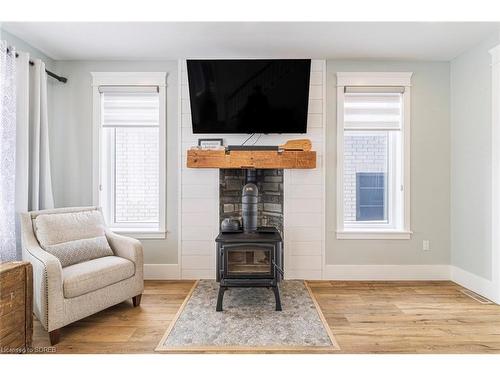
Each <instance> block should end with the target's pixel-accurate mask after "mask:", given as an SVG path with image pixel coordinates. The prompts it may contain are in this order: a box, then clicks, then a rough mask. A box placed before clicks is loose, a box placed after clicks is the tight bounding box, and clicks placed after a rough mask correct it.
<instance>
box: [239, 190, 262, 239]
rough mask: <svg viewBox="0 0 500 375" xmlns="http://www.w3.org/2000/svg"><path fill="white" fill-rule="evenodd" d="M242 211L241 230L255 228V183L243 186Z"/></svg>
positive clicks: (247, 230) (257, 196)
mask: <svg viewBox="0 0 500 375" xmlns="http://www.w3.org/2000/svg"><path fill="white" fill-rule="evenodd" d="M241 196H242V203H243V204H242V210H241V211H242V212H241V216H242V219H243V231H245V232H252V231H256V230H257V202H258V200H259V189H258V188H257V185H255V184H252V183H248V184H246V185H245V186H243V192H242V194H241Z"/></svg>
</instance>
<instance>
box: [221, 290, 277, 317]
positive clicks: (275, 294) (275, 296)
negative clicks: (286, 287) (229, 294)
mask: <svg viewBox="0 0 500 375" xmlns="http://www.w3.org/2000/svg"><path fill="white" fill-rule="evenodd" d="M272 288H273V292H274V299H275V300H276V311H282V308H281V298H280V290H279V288H278V286H277V285H276V286H273V287H272ZM267 289H269V287H267ZM226 290H227V286H219V294H218V295H217V306H216V307H215V311H222V301H223V299H224V292H225V291H226Z"/></svg>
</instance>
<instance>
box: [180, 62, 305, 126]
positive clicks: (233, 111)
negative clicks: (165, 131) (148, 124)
mask: <svg viewBox="0 0 500 375" xmlns="http://www.w3.org/2000/svg"><path fill="white" fill-rule="evenodd" d="M310 70H311V60H187V72H188V81H189V96H190V101H191V115H192V121H193V133H306V132H307V106H308V102H309V76H310Z"/></svg>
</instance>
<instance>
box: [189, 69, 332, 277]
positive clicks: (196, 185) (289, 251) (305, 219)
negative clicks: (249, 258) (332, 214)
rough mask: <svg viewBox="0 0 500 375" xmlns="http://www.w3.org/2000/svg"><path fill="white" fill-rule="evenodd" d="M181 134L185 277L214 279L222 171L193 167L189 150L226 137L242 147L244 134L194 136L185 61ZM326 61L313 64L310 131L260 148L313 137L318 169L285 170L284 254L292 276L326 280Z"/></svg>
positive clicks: (268, 139) (271, 138)
mask: <svg viewBox="0 0 500 375" xmlns="http://www.w3.org/2000/svg"><path fill="white" fill-rule="evenodd" d="M180 65H181V69H180V70H181V79H180V81H181V90H180V95H181V105H180V107H181V109H180V113H181V115H180V121H179V122H180V123H179V126H180V129H179V134H180V136H181V138H180V143H181V149H180V155H179V160H181V165H180V166H179V170H180V171H181V175H180V177H179V179H180V183H179V223H180V224H179V225H180V227H179V252H180V259H181V276H182V278H185V279H189V278H214V277H215V242H214V239H215V237H217V234H218V233H219V217H218V216H219V170H218V169H189V168H187V167H186V152H187V150H188V149H189V148H190V147H192V146H193V145H196V144H197V140H198V138H214V137H215V138H224V142H225V144H241V143H242V142H243V141H244V140H245V138H247V137H248V135H245V134H227V135H220V134H218V135H217V134H212V135H211V134H193V132H192V125H191V114H190V113H191V111H190V103H189V88H188V81H187V74H186V62H185V61H181V62H180ZM324 74H325V61H324V60H313V61H312V64H311V86H310V93H309V112H308V132H307V134H306V135H304V134H285V135H277V134H276V135H263V136H262V137H261V138H260V140H259V144H260V145H277V144H282V143H284V142H285V141H286V140H288V139H293V138H304V137H307V138H310V139H311V141H312V143H313V150H315V151H316V152H317V168H316V169H312V170H285V172H284V221H283V223H284V242H285V243H284V251H285V276H286V277H287V278H307V279H321V278H322V266H323V264H324V261H323V248H324V238H325V237H324V222H325V221H324V212H325V209H324V207H325V204H324V169H323V160H324V158H323V155H324V145H323V143H324V117H325V116H324V109H325V91H324V89H325V85H324V77H325V76H324Z"/></svg>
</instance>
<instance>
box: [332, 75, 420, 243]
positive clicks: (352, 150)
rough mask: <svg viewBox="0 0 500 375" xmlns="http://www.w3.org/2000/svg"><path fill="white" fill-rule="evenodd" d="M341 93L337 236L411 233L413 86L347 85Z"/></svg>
mask: <svg viewBox="0 0 500 375" xmlns="http://www.w3.org/2000/svg"><path fill="white" fill-rule="evenodd" d="M349 77H351V78H353V77H354V76H353V74H350V76H349ZM374 79H375V78H374ZM377 79H378V76H377ZM355 80H356V77H354V78H353V81H355ZM362 80H363V81H364V82H366V81H370V77H369V76H368V75H367V73H365V75H364V76H363V77H362ZM337 94H338V106H337V108H338V128H337V138H338V139H337V141H338V147H337V148H338V167H339V168H338V175H337V179H338V189H337V193H338V194H339V196H338V198H337V203H338V207H337V209H338V211H339V212H338V223H337V225H338V230H337V233H338V235H337V237H338V238H367V236H368V237H369V236H370V235H373V234H377V235H380V234H381V233H392V234H393V233H405V235H406V234H407V233H410V232H409V221H408V217H409V215H408V212H409V207H408V205H409V199H408V198H409V194H407V191H406V190H407V189H408V188H409V186H406V184H407V183H408V171H407V170H406V169H407V165H408V163H407V161H408V160H407V159H408V158H409V152H408V151H409V142H408V140H409V136H408V135H409V133H408V132H409V116H408V115H409V113H407V112H406V111H407V110H409V103H410V102H409V87H406V86H393V85H390V86H389V85H387V86H384V85H373V86H372V85H365V86H361V85H359V84H357V85H345V86H339V87H338V90H337ZM346 233H347V235H346ZM356 233H362V234H363V236H364V237H363V236H359V237H356V236H355V235H353V234H356ZM367 233H368V234H367ZM369 238H379V237H376V236H375V237H369ZM397 238H402V237H401V236H400V237H397Z"/></svg>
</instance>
